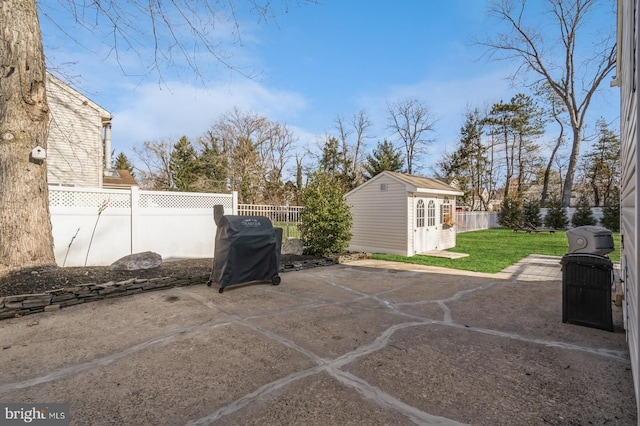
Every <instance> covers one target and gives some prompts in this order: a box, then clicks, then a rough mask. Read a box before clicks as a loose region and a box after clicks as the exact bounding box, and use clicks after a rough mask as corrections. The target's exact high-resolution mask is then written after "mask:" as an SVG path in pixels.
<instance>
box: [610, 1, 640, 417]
mask: <svg viewBox="0 0 640 426" xmlns="http://www.w3.org/2000/svg"><path fill="white" fill-rule="evenodd" d="M637 45H638V0H619V1H618V46H617V47H618V58H617V66H616V73H617V75H616V81H615V83H617V84H618V85H619V86H620V142H621V156H620V157H621V158H620V160H621V164H620V166H621V170H622V173H621V179H620V216H621V217H620V234H621V237H622V247H621V249H622V250H621V255H622V268H621V275H622V279H623V281H624V286H625V287H624V288H625V300H624V303H625V327H626V329H627V339H628V341H629V352H630V357H631V367H632V374H633V383H634V388H635V394H636V401H637V400H638V396H639V395H640V374H639V371H638V369H639V368H640V354H639V348H638V345H639V343H640V340H639V334H640V319H639V317H638V313H639V312H640V295H639V294H638V293H639V289H638V228H639V221H638V195H639V191H638V136H639V135H638V131H639V129H638V101H637V87H638V85H639V84H640V81H639V79H638V72H637V64H638V62H639V61H638V59H639V55H640V51H638V49H637ZM638 417H639V418H640V407H639V409H638Z"/></svg>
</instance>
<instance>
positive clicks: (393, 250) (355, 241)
mask: <svg viewBox="0 0 640 426" xmlns="http://www.w3.org/2000/svg"><path fill="white" fill-rule="evenodd" d="M380 184H386V188H387V189H386V191H381V190H380ZM346 201H347V204H348V205H349V206H350V207H351V213H352V214H353V225H352V227H351V233H352V234H353V237H352V238H351V241H350V243H349V248H348V249H349V250H351V251H364V252H370V253H389V254H400V255H403V256H406V255H407V239H408V238H407V192H406V189H405V185H404V184H402V183H400V182H398V181H396V180H394V179H390V178H388V177H386V176H382V177H381V178H379V179H377V180H376V181H375V182H373V183H372V184H370V185H367V186H365V187H362V188H360V189H359V190H357V191H355V192H353V193H351V194H348V196H347V197H346Z"/></svg>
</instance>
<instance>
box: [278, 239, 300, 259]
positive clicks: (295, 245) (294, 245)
mask: <svg viewBox="0 0 640 426" xmlns="http://www.w3.org/2000/svg"><path fill="white" fill-rule="evenodd" d="M303 249H304V247H303V246H302V241H301V240H300V239H299V238H287V239H285V240H284V241H283V242H282V254H293V255H296V256H300V255H301V254H302V251H303Z"/></svg>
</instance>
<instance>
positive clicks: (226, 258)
mask: <svg viewBox="0 0 640 426" xmlns="http://www.w3.org/2000/svg"><path fill="white" fill-rule="evenodd" d="M214 220H215V222H216V226H217V230H216V240H215V250H214V257H213V270H212V271H211V277H210V278H209V282H208V283H207V285H208V286H211V285H212V284H213V283H215V284H217V285H219V286H220V290H219V292H220V293H222V292H223V291H224V288H225V287H228V286H230V285H234V284H241V283H248V282H251V281H271V283H272V284H273V285H278V284H280V276H279V275H278V271H279V269H280V251H281V246H282V228H274V227H273V225H272V223H271V220H270V219H269V218H268V217H264V216H237V215H225V214H224V207H223V206H220V205H216V206H214Z"/></svg>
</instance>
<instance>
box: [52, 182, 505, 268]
mask: <svg viewBox="0 0 640 426" xmlns="http://www.w3.org/2000/svg"><path fill="white" fill-rule="evenodd" d="M216 204H222V205H223V206H224V207H225V213H226V214H238V215H247V216H266V217H268V218H269V219H271V221H272V222H273V224H274V226H278V227H281V228H283V229H284V232H283V236H284V237H285V238H286V237H299V236H300V233H299V230H298V224H299V223H300V212H301V211H302V207H300V206H271V205H254V204H238V195H237V193H235V192H234V193H232V194H206V193H190V192H166V191H145V190H140V189H138V188H137V187H132V188H131V189H124V190H115V189H113V190H112V189H97V188H75V187H60V186H50V187H49V207H50V210H51V224H52V226H53V240H54V245H55V256H56V263H57V264H58V265H59V266H85V265H86V266H104V265H110V264H111V263H113V262H114V261H116V260H118V259H119V258H121V257H123V256H126V255H129V254H132V253H139V252H143V251H153V252H156V253H159V254H160V255H161V256H162V258H163V259H165V260H166V259H171V258H206V257H213V248H214V243H215V232H216V226H215V223H214V221H213V206H214V205H216ZM456 224H457V226H456V230H457V232H467V231H475V230H478V229H487V228H494V227H497V226H499V225H498V220H497V213H495V212H458V213H456Z"/></svg>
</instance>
